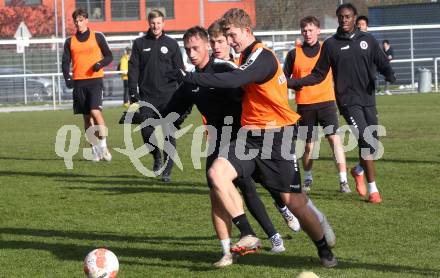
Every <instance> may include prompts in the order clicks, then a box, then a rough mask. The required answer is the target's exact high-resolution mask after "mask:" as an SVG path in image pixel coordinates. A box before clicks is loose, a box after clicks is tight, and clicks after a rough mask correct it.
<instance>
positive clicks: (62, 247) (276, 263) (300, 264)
mask: <svg viewBox="0 0 440 278" xmlns="http://www.w3.org/2000/svg"><path fill="white" fill-rule="evenodd" d="M9 230H10V229H9ZM20 230H21V232H23V231H24V232H25V234H31V235H32V233H34V232H38V231H39V230H36V231H35V230H28V232H27V233H26V229H19V231H20ZM0 231H1V232H3V233H4V232H6V231H5V229H2V230H0ZM9 232H13V229H12V231H9ZM47 232H48V233H51V232H54V233H55V234H54V235H52V236H56V233H60V232H57V231H47ZM40 233H41V231H40ZM61 233H64V232H61ZM65 233H66V234H67V235H68V234H70V232H65ZM19 234H21V233H19ZM81 234H82V235H84V236H85V237H90V235H89V236H88V235H87V233H80V234H78V235H81ZM92 235H93V236H92V237H93V238H96V237H99V235H96V234H92ZM103 236H104V237H105V235H103ZM117 237H119V236H117ZM121 238H122V236H121ZM82 239H83V238H82ZM100 239H102V238H100ZM145 239H146V241H147V242H150V241H154V240H157V239H159V240H160V239H161V238H160V237H159V238H157V237H152V238H149V237H145ZM167 239H169V238H168V237H167ZM176 239H177V240H179V241H194V243H195V244H197V243H198V245H200V242H197V241H199V240H203V239H206V238H197V237H188V238H185V237H183V238H182V237H181V238H176ZM98 247H102V246H97V245H78V244H66V243H47V242H41V241H20V240H11V241H6V240H1V241H0V249H16V250H26V249H31V250H41V251H48V252H51V253H52V254H53V255H55V256H57V257H58V258H59V259H61V260H72V261H78V262H81V261H82V260H83V258H84V256H85V255H86V254H87V253H88V252H90V251H91V250H93V249H95V248H98ZM104 247H106V248H108V249H110V250H112V251H113V252H114V253H115V254H117V256H118V257H119V259H120V262H121V265H146V266H160V267H162V268H164V267H172V268H181V269H188V270H190V271H198V272H206V271H212V270H213V268H212V267H211V263H212V262H213V261H215V260H216V259H218V256H219V254H218V252H214V251H201V250H183V249H175V248H171V249H156V248H155V249H149V248H128V247H123V248H121V247H118V246H117V245H113V244H110V245H107V246H104ZM161 247H163V246H161ZM130 258H133V259H130ZM139 259H145V260H156V259H159V260H161V261H163V264H159V263H151V262H148V261H147V262H142V261H139ZM187 262H189V263H187ZM239 264H240V265H244V266H267V267H276V268H289V269H297V270H302V269H304V268H306V269H311V268H315V267H318V265H319V264H318V259H317V258H316V257H311V256H276V255H270V254H265V253H260V254H255V255H249V256H246V257H242V258H240V260H239ZM344 269H351V270H353V269H362V270H365V269H367V270H372V271H378V272H393V273H401V274H416V275H423V276H428V277H436V276H438V275H440V270H438V269H427V268H417V267H412V266H403V265H389V264H379V263H377V264H375V263H364V262H359V261H352V260H350V259H345V258H339V265H338V266H337V270H344ZM146 271H147V269H146ZM219 271H220V270H219Z"/></svg>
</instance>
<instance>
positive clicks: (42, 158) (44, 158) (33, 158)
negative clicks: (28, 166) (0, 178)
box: [0, 156, 62, 161]
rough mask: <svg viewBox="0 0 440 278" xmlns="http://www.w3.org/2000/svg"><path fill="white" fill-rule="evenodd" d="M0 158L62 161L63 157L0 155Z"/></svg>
mask: <svg viewBox="0 0 440 278" xmlns="http://www.w3.org/2000/svg"><path fill="white" fill-rule="evenodd" d="M0 160H18V161H60V160H61V161H62V158H47V157H40V158H38V157H23V156H21V157H10V156H0Z"/></svg>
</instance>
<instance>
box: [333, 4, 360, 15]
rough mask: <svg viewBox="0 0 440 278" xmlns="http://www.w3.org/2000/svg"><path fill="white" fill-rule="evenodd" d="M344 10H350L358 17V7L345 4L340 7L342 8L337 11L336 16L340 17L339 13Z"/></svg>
mask: <svg viewBox="0 0 440 278" xmlns="http://www.w3.org/2000/svg"><path fill="white" fill-rule="evenodd" d="M342 9H350V10H352V11H353V14H354V15H357V14H358V12H357V9H356V7H355V6H354V5H353V4H351V3H345V4H342V5H340V6H339V7H338V8H337V9H336V15H337V16H339V13H340V12H341V10H342Z"/></svg>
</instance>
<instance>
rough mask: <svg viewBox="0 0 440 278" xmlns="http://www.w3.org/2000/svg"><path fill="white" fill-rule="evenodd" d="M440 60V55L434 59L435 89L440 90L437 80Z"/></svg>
mask: <svg viewBox="0 0 440 278" xmlns="http://www.w3.org/2000/svg"><path fill="white" fill-rule="evenodd" d="M438 60H440V57H437V58H435V59H434V78H435V91H436V92H438V80H437V69H438V68H437V62H438Z"/></svg>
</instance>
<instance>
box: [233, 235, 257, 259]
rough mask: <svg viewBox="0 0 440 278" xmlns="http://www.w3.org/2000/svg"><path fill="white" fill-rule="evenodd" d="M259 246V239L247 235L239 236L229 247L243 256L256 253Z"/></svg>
mask: <svg viewBox="0 0 440 278" xmlns="http://www.w3.org/2000/svg"><path fill="white" fill-rule="evenodd" d="M260 248H261V240H260V239H259V238H257V237H256V236H254V235H247V236H244V237H242V238H240V240H239V241H237V243H236V244H234V245H233V246H232V247H231V252H233V253H237V254H239V255H240V256H244V255H247V254H251V253H256V252H258V250H260Z"/></svg>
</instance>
